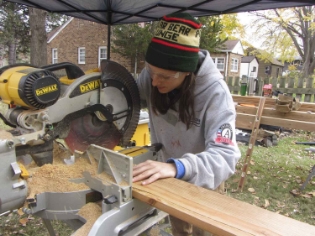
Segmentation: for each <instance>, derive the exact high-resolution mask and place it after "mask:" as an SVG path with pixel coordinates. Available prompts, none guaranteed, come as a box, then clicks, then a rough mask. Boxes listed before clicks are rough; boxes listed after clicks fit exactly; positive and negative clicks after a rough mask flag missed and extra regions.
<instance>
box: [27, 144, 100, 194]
mask: <svg viewBox="0 0 315 236" xmlns="http://www.w3.org/2000/svg"><path fill="white" fill-rule="evenodd" d="M69 154H70V156H71V153H70V152H69V151H68V150H66V149H63V148H62V147H61V146H60V145H58V144H55V145H54V153H53V158H54V160H53V164H46V165H43V166H41V167H37V166H36V165H35V167H33V166H31V165H34V164H33V163H31V165H30V166H29V167H28V171H29V172H30V174H31V175H32V177H31V178H29V179H28V186H29V193H28V198H34V197H35V195H36V194H39V193H43V192H72V191H79V190H85V189H89V187H88V186H87V185H85V184H84V183H74V182H71V181H70V180H71V179H78V178H82V173H83V172H84V171H88V172H90V174H91V175H92V176H95V175H96V171H97V163H96V162H95V161H93V162H92V163H90V162H89V160H87V159H85V158H77V160H75V162H74V163H73V164H72V165H66V164H65V163H64V159H68V158H70V156H69Z"/></svg>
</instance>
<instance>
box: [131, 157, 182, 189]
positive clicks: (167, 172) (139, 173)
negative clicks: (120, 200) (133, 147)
mask: <svg viewBox="0 0 315 236" xmlns="http://www.w3.org/2000/svg"><path fill="white" fill-rule="evenodd" d="M175 176H176V167H175V164H174V163H163V162H158V161H151V160H148V161H145V162H142V163H140V164H138V165H135V166H134V167H133V179H132V182H138V181H142V180H143V181H142V183H141V184H142V185H147V184H150V183H152V182H154V181H156V180H158V179H164V178H169V177H175Z"/></svg>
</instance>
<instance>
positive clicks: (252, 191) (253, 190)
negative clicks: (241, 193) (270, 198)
mask: <svg viewBox="0 0 315 236" xmlns="http://www.w3.org/2000/svg"><path fill="white" fill-rule="evenodd" d="M247 190H248V192H250V193H252V194H255V193H256V192H255V189H254V188H248V189H247Z"/></svg>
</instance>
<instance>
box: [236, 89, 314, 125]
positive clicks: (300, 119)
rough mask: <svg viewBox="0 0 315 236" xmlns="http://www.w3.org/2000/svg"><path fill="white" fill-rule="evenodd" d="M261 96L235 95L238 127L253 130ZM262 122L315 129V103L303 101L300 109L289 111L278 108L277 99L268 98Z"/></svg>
mask: <svg viewBox="0 0 315 236" xmlns="http://www.w3.org/2000/svg"><path fill="white" fill-rule="evenodd" d="M259 99H260V97H245V96H238V95H233V100H234V102H235V104H236V105H235V109H236V113H237V117H236V127H237V128H239V129H247V130H251V129H252V126H253V124H254V120H255V115H256V112H257V107H258V104H259ZM260 124H264V125H272V126H279V127H283V128H286V129H299V130H305V131H315V104H314V103H304V102H301V107H300V108H299V110H298V111H290V112H287V113H284V112H280V111H277V110H276V99H275V98H266V101H265V105H264V110H263V113H262V117H261V120H260Z"/></svg>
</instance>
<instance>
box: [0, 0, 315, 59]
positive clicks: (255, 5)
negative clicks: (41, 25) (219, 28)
mask: <svg viewBox="0 0 315 236" xmlns="http://www.w3.org/2000/svg"><path fill="white" fill-rule="evenodd" d="M5 1H9V2H15V3H19V4H23V5H27V6H30V7H35V8H40V9H42V10H46V11H48V12H55V13H60V14H65V15H69V16H72V17H76V18H81V19H84V20H89V21H93V22H97V23H101V24H106V25H108V26H109V27H110V26H111V25H118V24H128V23H138V22H148V21H156V20H159V19H160V18H161V17H162V16H164V15H167V14H170V13H173V12H187V13H189V14H191V15H193V16H213V15H220V14H229V13H237V12H248V11H257V10H266V9H275V8H287V7H302V6H311V5H315V0H5ZM108 58H110V30H108Z"/></svg>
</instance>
